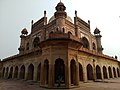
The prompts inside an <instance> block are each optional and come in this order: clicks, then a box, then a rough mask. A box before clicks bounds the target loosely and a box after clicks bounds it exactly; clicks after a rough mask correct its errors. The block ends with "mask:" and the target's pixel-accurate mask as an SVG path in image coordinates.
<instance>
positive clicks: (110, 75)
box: [108, 66, 112, 78]
mask: <svg viewBox="0 0 120 90" xmlns="http://www.w3.org/2000/svg"><path fill="white" fill-rule="evenodd" d="M108 72H109V77H110V78H112V70H111V67H110V66H109V67H108Z"/></svg>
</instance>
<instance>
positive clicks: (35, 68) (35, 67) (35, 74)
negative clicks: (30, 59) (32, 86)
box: [33, 64, 37, 81]
mask: <svg viewBox="0 0 120 90" xmlns="http://www.w3.org/2000/svg"><path fill="white" fill-rule="evenodd" d="M33 76H34V77H33V80H34V81H37V65H36V64H35V65H34V75H33Z"/></svg>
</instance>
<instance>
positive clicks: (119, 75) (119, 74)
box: [117, 68, 120, 77]
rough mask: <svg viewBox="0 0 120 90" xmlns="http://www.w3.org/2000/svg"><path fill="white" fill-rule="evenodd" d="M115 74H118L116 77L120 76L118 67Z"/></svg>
mask: <svg viewBox="0 0 120 90" xmlns="http://www.w3.org/2000/svg"><path fill="white" fill-rule="evenodd" d="M117 74H118V77H120V72H119V69H118V68H117Z"/></svg>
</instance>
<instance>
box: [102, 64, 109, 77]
mask: <svg viewBox="0 0 120 90" xmlns="http://www.w3.org/2000/svg"><path fill="white" fill-rule="evenodd" d="M103 76H104V79H107V78H108V77H107V69H106V67H105V66H103Z"/></svg>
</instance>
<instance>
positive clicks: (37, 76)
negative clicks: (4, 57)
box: [2, 58, 120, 86]
mask: <svg viewBox="0 0 120 90" xmlns="http://www.w3.org/2000/svg"><path fill="white" fill-rule="evenodd" d="M69 65H70V84H71V85H78V84H79V81H83V82H86V81H87V80H97V79H101V80H104V79H110V78H118V77H120V70H119V67H112V66H108V67H107V66H100V65H99V64H96V65H95V67H94V65H92V64H90V63H89V64H86V66H84V65H83V64H82V63H80V62H77V61H76V60H74V59H71V60H70V63H69ZM51 66H52V67H53V70H52V71H53V72H52V71H51V72H50V69H51ZM66 67H67V66H66V63H65V60H63V59H61V58H58V59H56V60H55V62H54V65H50V61H49V60H47V59H46V60H44V62H43V63H42V62H40V63H39V64H37V66H36V65H35V64H34V63H33V64H32V63H31V64H29V65H27V66H26V65H24V64H23V65H20V66H19V65H18V66H10V67H4V68H3V69H2V76H3V77H4V78H8V79H9V78H19V79H25V80H35V81H40V83H41V85H49V84H50V83H51V80H52V79H51V78H50V77H52V76H53V77H52V78H53V80H54V81H52V82H53V84H54V86H55V85H56V84H57V82H58V76H59V75H62V76H63V79H62V81H61V83H62V84H63V85H66V83H67V77H69V76H67V75H68V73H67V72H66V71H67V70H66ZM85 71H86V72H85ZM51 75H52V76H51Z"/></svg>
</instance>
